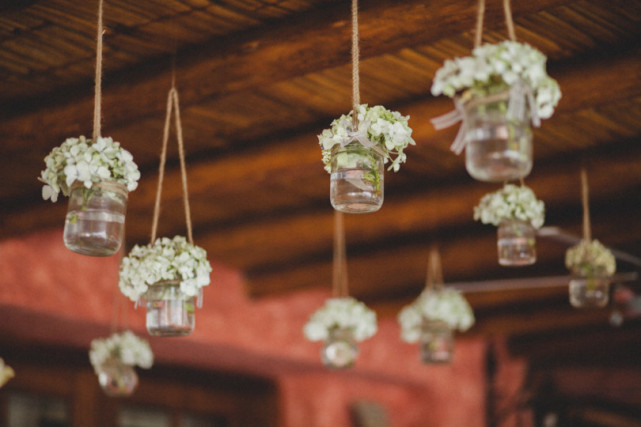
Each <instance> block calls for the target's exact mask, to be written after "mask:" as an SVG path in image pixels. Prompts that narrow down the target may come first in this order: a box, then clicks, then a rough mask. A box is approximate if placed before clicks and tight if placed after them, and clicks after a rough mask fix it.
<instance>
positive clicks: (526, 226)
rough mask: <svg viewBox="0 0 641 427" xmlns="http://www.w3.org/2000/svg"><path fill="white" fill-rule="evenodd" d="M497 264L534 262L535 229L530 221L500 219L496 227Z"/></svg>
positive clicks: (511, 264) (518, 264) (528, 263)
mask: <svg viewBox="0 0 641 427" xmlns="http://www.w3.org/2000/svg"><path fill="white" fill-rule="evenodd" d="M497 249H498V257H499V264H501V265H504V266H523V265H530V264H534V263H535V262H536V231H535V230H534V227H533V226H532V224H531V223H529V222H527V221H520V220H505V221H502V222H501V224H500V225H499V227H498V229H497Z"/></svg>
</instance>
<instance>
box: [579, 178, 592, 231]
mask: <svg viewBox="0 0 641 427" xmlns="http://www.w3.org/2000/svg"><path fill="white" fill-rule="evenodd" d="M588 192H589V188H588V174H587V172H586V171H585V168H581V203H582V205H583V240H585V241H586V242H590V241H591V240H592V230H591V227H590V206H589V200H588Z"/></svg>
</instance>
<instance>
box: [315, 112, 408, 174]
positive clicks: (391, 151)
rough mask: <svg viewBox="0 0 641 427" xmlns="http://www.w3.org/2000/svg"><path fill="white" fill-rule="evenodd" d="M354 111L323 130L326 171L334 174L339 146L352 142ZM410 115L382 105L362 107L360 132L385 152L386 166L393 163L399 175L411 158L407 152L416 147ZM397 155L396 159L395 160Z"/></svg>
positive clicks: (319, 138)
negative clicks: (333, 154) (334, 153)
mask: <svg viewBox="0 0 641 427" xmlns="http://www.w3.org/2000/svg"><path fill="white" fill-rule="evenodd" d="M353 114H354V112H353V111H350V113H349V114H347V115H342V116H341V117H340V118H338V119H336V120H334V121H333V122H332V124H331V127H330V128H329V129H325V130H323V132H322V133H321V134H320V135H318V142H319V144H320V146H321V150H322V153H323V163H324V164H325V170H326V171H327V172H331V166H330V163H331V152H332V148H333V147H334V146H336V145H341V144H343V145H344V144H346V143H347V142H349V141H350V138H351V132H352V124H353V122H352V116H353ZM408 121H409V116H402V115H401V114H400V113H399V112H397V111H390V110H388V109H386V108H385V107H383V106H381V105H376V106H374V107H368V106H367V105H366V104H363V105H359V106H358V130H357V133H358V134H360V135H362V136H364V137H366V138H367V139H368V140H369V141H370V142H372V143H373V144H375V145H376V146H377V147H378V148H379V149H380V150H382V151H383V153H385V157H384V161H385V163H387V162H389V161H391V162H392V164H391V165H390V167H389V169H394V172H397V171H398V170H399V169H400V167H401V163H404V162H405V160H406V158H407V155H406V154H405V152H404V150H405V149H406V148H407V146H408V145H410V144H411V145H416V142H414V140H413V139H412V129H411V128H410V127H409V125H408ZM393 155H395V156H396V157H392V156H393Z"/></svg>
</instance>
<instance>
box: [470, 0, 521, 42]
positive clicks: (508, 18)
mask: <svg viewBox="0 0 641 427" xmlns="http://www.w3.org/2000/svg"><path fill="white" fill-rule="evenodd" d="M503 12H504V13H505V25H506V27H507V34H508V37H509V39H510V40H511V41H513V42H514V41H516V31H515V30H514V20H513V19H512V7H511V4H510V0H503ZM484 17H485V0H479V3H478V8H477V11H476V30H475V35H474V47H475V48H477V47H479V46H481V42H482V39H483V19H484Z"/></svg>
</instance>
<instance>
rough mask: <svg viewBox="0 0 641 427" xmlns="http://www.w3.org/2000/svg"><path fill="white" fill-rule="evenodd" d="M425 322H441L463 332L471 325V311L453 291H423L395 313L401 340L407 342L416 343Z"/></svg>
mask: <svg viewBox="0 0 641 427" xmlns="http://www.w3.org/2000/svg"><path fill="white" fill-rule="evenodd" d="M426 320H431V321H442V322H445V323H447V325H448V326H449V327H450V328H451V329H458V330H460V331H466V330H468V329H469V328H470V327H471V326H472V325H473V324H474V312H473V311H472V307H470V305H469V304H468V302H467V300H466V299H465V298H464V297H463V295H461V293H460V292H459V291H457V290H456V289H452V288H442V289H426V290H424V291H423V292H422V293H421V295H419V297H418V298H417V299H416V300H415V301H414V302H413V303H412V304H410V305H407V306H405V307H404V308H403V309H402V310H401V311H400V313H399V314H398V321H399V323H400V324H401V338H402V339H403V340H404V341H407V342H410V343H412V342H416V341H418V340H419V338H420V337H421V327H422V326H423V322H424V321H426Z"/></svg>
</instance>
